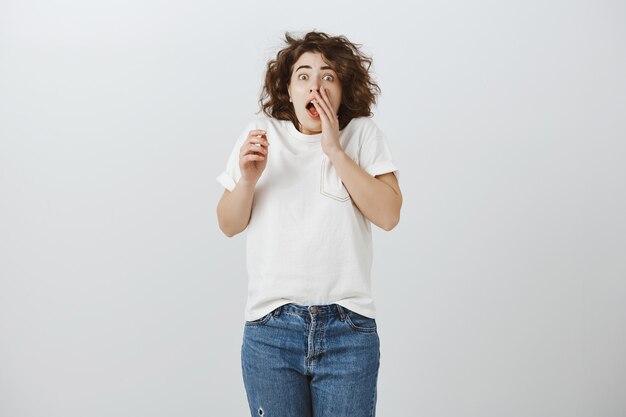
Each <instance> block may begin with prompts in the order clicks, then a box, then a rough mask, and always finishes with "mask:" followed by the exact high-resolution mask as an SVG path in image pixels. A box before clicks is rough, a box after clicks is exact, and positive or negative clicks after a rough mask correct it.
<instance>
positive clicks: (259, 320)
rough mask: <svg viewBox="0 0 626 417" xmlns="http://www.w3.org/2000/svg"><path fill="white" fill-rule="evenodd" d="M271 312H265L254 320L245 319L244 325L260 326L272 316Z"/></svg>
mask: <svg viewBox="0 0 626 417" xmlns="http://www.w3.org/2000/svg"><path fill="white" fill-rule="evenodd" d="M273 314H274V312H273V311H270V312H269V313H267V314H266V315H264V316H263V317H261V318H260V319H256V320H252V321H246V326H262V325H264V324H265V323H267V322H268V321H269V319H270V318H272V315H273Z"/></svg>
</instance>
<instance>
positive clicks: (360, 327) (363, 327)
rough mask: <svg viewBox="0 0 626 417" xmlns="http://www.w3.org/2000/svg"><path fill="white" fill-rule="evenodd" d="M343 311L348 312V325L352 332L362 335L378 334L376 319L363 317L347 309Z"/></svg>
mask: <svg viewBox="0 0 626 417" xmlns="http://www.w3.org/2000/svg"><path fill="white" fill-rule="evenodd" d="M343 309H344V311H345V312H346V323H348V325H349V326H350V327H351V328H352V330H355V331H357V332H362V333H373V332H376V319H373V318H370V317H366V316H363V315H361V314H359V313H356V312H354V311H352V310H349V309H347V308H345V307H343Z"/></svg>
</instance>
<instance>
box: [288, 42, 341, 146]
mask: <svg viewBox="0 0 626 417" xmlns="http://www.w3.org/2000/svg"><path fill="white" fill-rule="evenodd" d="M322 88H323V89H325V90H326V95H327V96H328V98H329V99H330V104H331V107H332V110H333V114H334V115H337V113H338V112H339V106H340V104H341V84H340V83H339V78H338V77H337V74H336V73H335V71H333V70H332V69H331V68H330V66H329V65H328V63H327V62H325V61H324V58H323V56H322V54H321V53H319V52H305V53H303V54H302V55H301V56H300V58H299V59H298V60H297V61H296V63H295V64H294V65H293V70H292V73H291V79H290V80H289V87H288V88H287V89H288V91H289V96H290V97H291V104H292V105H293V107H294V110H295V112H296V117H297V118H298V122H300V128H299V130H300V132H302V133H304V134H306V135H313V134H316V133H320V132H321V131H322V121H321V119H320V116H319V114H315V110H314V107H313V104H311V105H310V106H309V103H310V102H311V100H312V99H313V98H314V97H315V95H314V92H315V91H317V92H318V93H319V94H320V95H321V96H322V97H323V94H322V91H321V89H322ZM320 111H321V109H320Z"/></svg>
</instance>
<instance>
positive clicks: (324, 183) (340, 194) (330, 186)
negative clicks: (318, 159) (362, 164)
mask: <svg viewBox="0 0 626 417" xmlns="http://www.w3.org/2000/svg"><path fill="white" fill-rule="evenodd" d="M353 159H354V158H353ZM355 162H356V161H355ZM357 164H358V162H357ZM320 193H321V194H322V195H323V196H326V197H328V198H332V199H333V200H336V201H339V202H345V201H348V200H350V194H349V193H348V190H347V189H346V187H345V186H344V185H343V182H342V181H341V178H339V175H337V171H336V170H335V167H334V166H333V164H332V162H331V161H330V159H329V158H328V156H327V155H324V156H323V157H322V164H321V173H320Z"/></svg>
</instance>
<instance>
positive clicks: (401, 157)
mask: <svg viewBox="0 0 626 417" xmlns="http://www.w3.org/2000/svg"><path fill="white" fill-rule="evenodd" d="M312 29H317V30H323V31H327V32H328V33H331V34H344V35H346V36H347V37H348V38H350V39H351V40H352V41H353V42H356V43H360V44H363V50H364V52H366V53H368V54H370V55H372V56H373V58H374V66H373V67H372V70H373V74H374V76H375V78H376V79H377V80H378V82H379V83H380V86H381V88H382V91H383V94H382V96H381V97H380V100H379V104H378V107H377V108H376V109H375V116H374V120H375V122H376V123H377V124H378V125H379V126H380V127H381V128H382V129H383V130H384V131H385V132H386V134H387V136H388V138H389V141H390V145H391V148H392V152H393V154H394V157H395V160H396V162H397V164H398V166H399V167H400V171H401V183H400V185H401V188H402V191H403V195H404V205H403V209H402V219H401V222H400V224H399V225H398V227H396V228H395V229H394V230H392V231H391V232H385V231H383V230H381V229H378V228H376V227H375V226H373V229H374V245H375V259H374V276H373V281H374V284H373V285H374V295H375V298H376V301H377V307H378V320H377V321H378V324H379V335H380V338H381V355H382V356H381V369H380V374H379V401H378V415H380V416H383V417H384V416H430V417H453V416H465V417H473V416H475V417H487V416H490V417H491V416H492V417H500V416H507V417H517V416H519V417H522V416H523V417H530V416H532V417H557V416H562V417H591V416H593V417H620V416H624V415H626V400H624V393H625V392H626V355H624V352H626V308H625V307H624V299H625V298H626V256H625V253H626V221H625V220H624V213H626V196H625V190H626V169H625V168H624V166H625V164H624V160H625V157H626V144H625V139H626V122H625V117H624V116H625V115H626V99H625V97H626V77H625V76H624V74H626V5H625V3H624V2H620V1H515V2H507V1H505V2H496V1H484V0H483V1H475V2H465V1H446V2H417V3H411V4H409V3H407V2H405V3H400V2H397V3H396V4H393V3H389V2H387V3H384V4H379V3H374V2H371V3H368V2H363V1H359V2H356V1H355V2H325V1H319V2H304V3H299V2H298V3H296V2H290V1H277V2H249V3H242V2H220V3H210V2H201V1H193V0H189V1H182V2H173V1H170V2H167V1H147V0H143V1H141V0H132V1H121V0H109V1H106V2H105V1H99V2H95V1H91V2H85V1H77V0H66V1H61V0H52V1H51V0H45V1H44V0H41V1H35V0H19V1H18V0H0V415H2V416H7V417H31V416H32V417H34V416H46V417H57V416H58V417H84V416H90V417H100V416H103V417H104V416H106V417H112V416H116V417H117V416H120V417H121V416H128V417H142V416H146V417H147V416H150V417H157V416H189V417H193V416H204V415H220V416H226V415H228V416H245V415H248V411H247V403H246V398H245V391H244V388H243V381H242V378H241V367H240V356H239V355H240V347H241V338H242V334H243V308H244V305H245V300H246V294H245V292H246V285H247V276H246V269H245V234H241V235H238V236H236V237H234V238H232V239H229V238H227V237H225V236H224V235H222V234H221V232H220V230H219V228H218V225H217V219H216V214H215V207H216V204H217V201H218V199H219V197H220V195H221V193H222V188H221V186H220V185H219V184H218V183H217V181H215V177H216V176H217V175H218V174H219V172H220V171H221V170H222V169H223V168H224V166H225V164H226V160H227V157H228V153H229V152H230V149H231V148H232V146H233V143H234V140H235V136H236V135H237V134H238V133H239V132H240V130H241V129H242V128H243V126H244V123H246V122H247V121H248V120H249V119H250V118H251V117H253V116H254V112H255V111H256V110H257V99H258V93H259V91H260V87H261V81H262V78H263V71H264V67H265V62H266V61H267V60H268V59H269V58H271V57H272V56H273V54H275V52H276V51H277V50H278V49H279V48H281V47H282V43H281V42H282V41H281V38H282V36H283V33H284V31H286V30H289V31H296V32H297V33H304V32H306V31H308V30H312ZM268 383H272V382H271V381H268ZM338 417H340V416H338Z"/></svg>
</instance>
